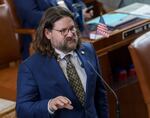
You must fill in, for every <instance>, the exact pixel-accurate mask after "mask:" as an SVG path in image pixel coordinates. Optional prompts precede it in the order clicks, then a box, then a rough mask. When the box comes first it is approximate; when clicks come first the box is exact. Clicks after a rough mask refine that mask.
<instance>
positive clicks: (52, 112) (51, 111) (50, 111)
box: [47, 99, 55, 114]
mask: <svg viewBox="0 0 150 118" xmlns="http://www.w3.org/2000/svg"><path fill="white" fill-rule="evenodd" d="M51 101H52V99H50V100H49V101H48V105H47V107H48V112H49V113H50V114H54V112H55V111H53V110H51V109H50V106H49V103H50V102H51Z"/></svg>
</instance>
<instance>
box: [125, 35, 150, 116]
mask: <svg viewBox="0 0 150 118" xmlns="http://www.w3.org/2000/svg"><path fill="white" fill-rule="evenodd" d="M128 49H129V52H130V54H131V58H132V60H133V64H134V66H135V70H136V73H137V78H138V81H139V84H140V87H141V91H142V94H143V98H144V101H145V104H146V106H147V109H148V114H149V118H150V32H147V33H145V34H144V35H142V36H141V37H139V38H138V39H136V40H135V41H134V42H133V43H131V44H130V45H129V47H128Z"/></svg>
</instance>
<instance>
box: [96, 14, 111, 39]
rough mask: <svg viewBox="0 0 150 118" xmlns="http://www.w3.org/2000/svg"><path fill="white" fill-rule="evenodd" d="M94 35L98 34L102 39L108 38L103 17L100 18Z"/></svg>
mask: <svg viewBox="0 0 150 118" xmlns="http://www.w3.org/2000/svg"><path fill="white" fill-rule="evenodd" d="M96 33H97V34H100V35H102V36H104V37H109V29H108V27H107V25H106V24H105V21H104V19H103V16H100V19H99V24H98V25H97V30H96Z"/></svg>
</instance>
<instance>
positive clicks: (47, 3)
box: [14, 0, 85, 28]
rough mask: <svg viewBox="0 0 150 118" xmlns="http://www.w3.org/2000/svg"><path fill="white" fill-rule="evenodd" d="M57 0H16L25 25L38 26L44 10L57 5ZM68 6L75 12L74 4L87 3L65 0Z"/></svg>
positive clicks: (17, 8)
mask: <svg viewBox="0 0 150 118" xmlns="http://www.w3.org/2000/svg"><path fill="white" fill-rule="evenodd" d="M56 1H57V0H14V3H15V6H16V10H17V13H18V16H19V17H20V19H21V21H22V25H23V27H26V28H36V27H37V26H38V24H39V21H40V19H41V17H42V15H43V12H44V11H45V10H46V9H47V8H48V7H52V6H57V2H56ZM64 1H65V3H66V5H67V6H68V8H69V9H70V10H71V11H72V12H75V11H74V9H73V7H72V4H73V3H80V4H81V5H82V6H83V7H85V4H84V3H83V2H82V0H64Z"/></svg>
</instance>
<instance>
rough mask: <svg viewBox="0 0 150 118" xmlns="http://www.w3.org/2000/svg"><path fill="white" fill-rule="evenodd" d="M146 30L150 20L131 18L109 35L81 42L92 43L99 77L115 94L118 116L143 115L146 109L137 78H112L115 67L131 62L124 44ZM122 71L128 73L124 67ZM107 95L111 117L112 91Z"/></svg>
mask: <svg viewBox="0 0 150 118" xmlns="http://www.w3.org/2000/svg"><path fill="white" fill-rule="evenodd" d="M149 30H150V20H143V19H135V20H134V21H131V22H128V23H125V24H123V25H121V26H119V27H117V28H116V29H115V30H113V31H112V33H111V35H110V37H109V38H102V39H99V40H92V39H88V38H83V41H89V42H92V43H93V45H94V47H95V49H96V52H97V55H98V57H99V59H100V66H101V70H102V76H103V78H104V79H105V80H106V81H107V83H109V85H111V86H112V87H113V89H114V90H115V91H116V93H117V95H118V97H119V100H120V105H121V118H147V109H146V106H145V103H144V100H143V98H142V94H141V90H140V88H139V84H138V81H137V79H136V78H134V79H131V78H129V77H127V79H126V80H121V81H120V80H118V78H116V73H115V71H116V70H117V69H116V68H117V67H118V66H120V67H124V68H125V69H126V68H128V65H132V60H131V57H130V54H129V51H128V45H129V44H130V43H131V42H132V41H133V40H135V39H136V38H137V37H139V36H140V35H142V34H144V33H145V32H147V31H149ZM115 69H116V70H115ZM126 72H127V73H126V76H128V70H126ZM108 96H109V97H108V98H109V106H110V118H115V99H114V97H113V95H112V93H109V92H108ZM139 108H140V109H139Z"/></svg>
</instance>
